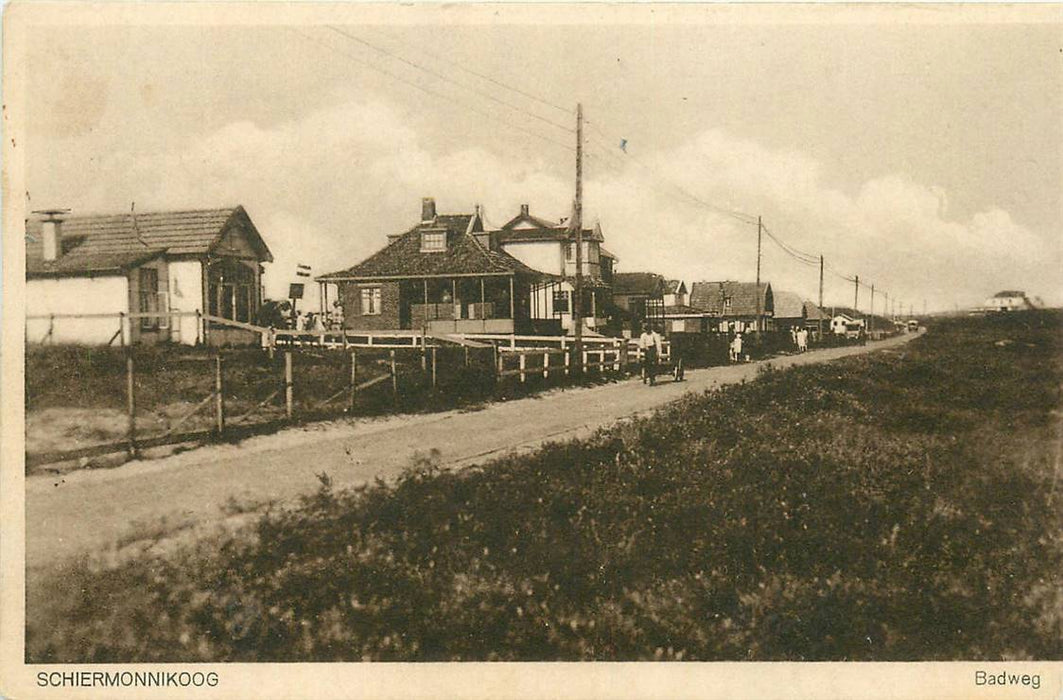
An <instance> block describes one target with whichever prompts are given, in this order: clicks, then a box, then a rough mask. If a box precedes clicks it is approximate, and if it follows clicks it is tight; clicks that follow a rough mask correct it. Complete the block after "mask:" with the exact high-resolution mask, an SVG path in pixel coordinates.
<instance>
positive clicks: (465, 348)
mask: <svg viewBox="0 0 1063 700" xmlns="http://www.w3.org/2000/svg"><path fill="white" fill-rule="evenodd" d="M463 349H464V350H465V366H466V367H468V366H469V346H468V345H466V346H464V348H463Z"/></svg>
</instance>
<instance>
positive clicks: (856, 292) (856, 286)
mask: <svg viewBox="0 0 1063 700" xmlns="http://www.w3.org/2000/svg"><path fill="white" fill-rule="evenodd" d="M853 313H860V275H857V276H856V277H855V278H854V279H853Z"/></svg>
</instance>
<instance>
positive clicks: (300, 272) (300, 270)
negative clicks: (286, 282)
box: [295, 263, 310, 277]
mask: <svg viewBox="0 0 1063 700" xmlns="http://www.w3.org/2000/svg"><path fill="white" fill-rule="evenodd" d="M295 275H296V277H309V276H310V266H309V265H303V264H302V263H300V264H299V265H297V266H296V268H295Z"/></svg>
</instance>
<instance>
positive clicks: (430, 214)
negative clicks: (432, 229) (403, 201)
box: [421, 197, 436, 223]
mask: <svg viewBox="0 0 1063 700" xmlns="http://www.w3.org/2000/svg"><path fill="white" fill-rule="evenodd" d="M435 219H436V200H434V199H432V198H431V197H425V198H423V199H422V200H421V221H422V222H423V223H428V222H429V221H435Z"/></svg>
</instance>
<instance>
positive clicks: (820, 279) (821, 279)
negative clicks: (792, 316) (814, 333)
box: [819, 255, 823, 342]
mask: <svg viewBox="0 0 1063 700" xmlns="http://www.w3.org/2000/svg"><path fill="white" fill-rule="evenodd" d="M819 341H820V342H823V256H822V255H820V256H819Z"/></svg>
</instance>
